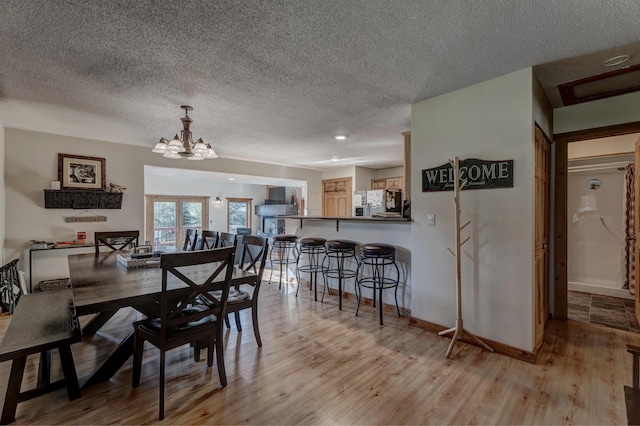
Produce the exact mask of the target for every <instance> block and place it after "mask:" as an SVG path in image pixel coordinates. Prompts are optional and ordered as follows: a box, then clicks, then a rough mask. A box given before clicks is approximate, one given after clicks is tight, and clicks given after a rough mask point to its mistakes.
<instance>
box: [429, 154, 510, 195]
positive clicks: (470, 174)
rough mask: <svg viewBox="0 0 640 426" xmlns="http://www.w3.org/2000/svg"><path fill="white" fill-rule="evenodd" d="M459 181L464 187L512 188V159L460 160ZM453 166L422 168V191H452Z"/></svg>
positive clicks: (447, 164) (453, 181) (453, 180)
mask: <svg viewBox="0 0 640 426" xmlns="http://www.w3.org/2000/svg"><path fill="white" fill-rule="evenodd" d="M459 164H460V181H461V182H464V181H465V180H466V181H467V185H466V186H465V187H464V189H487V188H513V160H503V161H487V160H478V159H477V158H469V159H466V160H460V162H459ZM454 183H455V179H454V173H453V166H452V165H451V164H449V163H446V164H443V165H442V166H439V167H434V168H432V169H426V170H422V192H431V191H453V185H454Z"/></svg>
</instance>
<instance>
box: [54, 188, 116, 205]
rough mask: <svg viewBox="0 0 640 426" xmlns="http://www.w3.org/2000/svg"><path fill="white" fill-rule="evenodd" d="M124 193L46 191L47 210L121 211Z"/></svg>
mask: <svg viewBox="0 0 640 426" xmlns="http://www.w3.org/2000/svg"><path fill="white" fill-rule="evenodd" d="M122 195H123V194H122V192H106V191H82V190H65V189H61V190H55V189H45V190H44V208H45V209H119V208H122Z"/></svg>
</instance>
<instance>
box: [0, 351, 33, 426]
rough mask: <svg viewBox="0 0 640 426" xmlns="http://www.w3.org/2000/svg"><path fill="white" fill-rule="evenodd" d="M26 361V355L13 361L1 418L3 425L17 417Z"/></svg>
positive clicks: (0, 421)
mask: <svg viewBox="0 0 640 426" xmlns="http://www.w3.org/2000/svg"><path fill="white" fill-rule="evenodd" d="M26 363H27V357H26V356H23V357H20V358H15V359H14V360H13V361H11V373H10V374H9V384H8V386H7V394H6V395H5V397H4V407H3V408H2V418H0V423H2V424H3V425H6V424H9V423H11V422H13V421H14V420H15V419H16V408H18V401H19V399H20V385H21V384H22V376H23V375H24V367H25V365H26Z"/></svg>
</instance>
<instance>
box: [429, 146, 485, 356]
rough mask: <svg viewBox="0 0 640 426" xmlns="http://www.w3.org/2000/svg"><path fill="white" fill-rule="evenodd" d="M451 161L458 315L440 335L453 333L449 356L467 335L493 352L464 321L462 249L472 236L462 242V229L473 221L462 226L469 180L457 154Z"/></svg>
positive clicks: (450, 251)
mask: <svg viewBox="0 0 640 426" xmlns="http://www.w3.org/2000/svg"><path fill="white" fill-rule="evenodd" d="M449 163H450V164H451V166H452V167H453V179H454V186H453V200H454V201H455V204H456V214H455V228H456V241H455V242H456V250H455V252H454V251H452V250H451V249H450V248H447V250H449V253H451V254H452V255H453V256H454V257H455V258H456V299H457V305H456V314H457V315H456V326H455V327H453V328H450V329H448V330H444V331H441V332H440V333H438V334H439V335H440V336H444V335H445V334H449V333H453V336H451V343H450V344H449V349H447V354H446V357H447V358H451V352H452V351H453V346H454V345H455V343H456V341H457V340H459V339H461V338H462V337H463V336H465V335H466V336H468V337H469V338H470V339H471V340H474V341H475V342H476V343H478V344H479V345H480V346H482V347H483V348H485V349H486V350H488V351H489V352H493V348H491V346H489V345H487V344H486V343H485V342H483V341H482V340H480V339H479V338H478V337H477V336H475V335H473V334H471V333H469V332H468V331H467V330H465V329H464V325H463V321H462V291H461V290H462V285H461V284H462V272H461V271H462V270H461V267H460V249H461V247H462V246H463V245H464V243H466V242H467V241H469V239H470V238H471V237H467V238H466V239H465V240H464V241H462V242H460V231H462V230H463V229H464V228H466V227H467V226H468V225H469V224H470V223H471V222H470V221H469V222H467V223H465V224H464V225H462V226H460V191H461V190H462V189H463V188H464V187H465V186H467V183H468V181H466V180H465V181H463V182H461V181H460V161H459V159H458V157H457V156H456V157H455V158H454V159H453V161H452V160H449Z"/></svg>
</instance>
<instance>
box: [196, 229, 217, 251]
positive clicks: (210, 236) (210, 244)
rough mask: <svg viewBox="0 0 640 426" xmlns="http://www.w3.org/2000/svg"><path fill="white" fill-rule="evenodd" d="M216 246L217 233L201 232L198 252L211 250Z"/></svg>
mask: <svg viewBox="0 0 640 426" xmlns="http://www.w3.org/2000/svg"><path fill="white" fill-rule="evenodd" d="M217 246H218V231H208V230H204V231H202V238H201V239H200V246H199V247H198V250H211V249H214V248H216V247H217Z"/></svg>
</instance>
